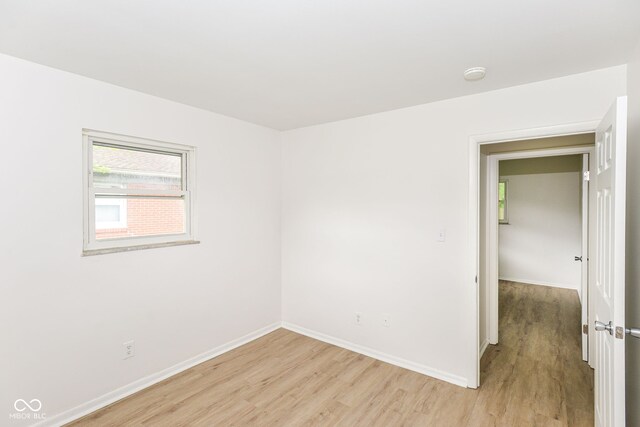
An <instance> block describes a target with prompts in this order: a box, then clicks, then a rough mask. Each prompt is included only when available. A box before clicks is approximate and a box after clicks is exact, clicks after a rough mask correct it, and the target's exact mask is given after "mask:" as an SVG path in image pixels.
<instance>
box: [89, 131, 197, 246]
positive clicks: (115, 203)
mask: <svg viewBox="0 0 640 427" xmlns="http://www.w3.org/2000/svg"><path fill="white" fill-rule="evenodd" d="M83 136H84V138H83V140H84V150H85V155H84V163H85V169H84V170H85V171H86V173H85V174H84V175H85V189H86V190H85V212H84V217H85V230H84V251H85V255H92V254H95V253H103V252H113V251H118V250H130V249H140V248H147V247H153V246H158V245H160V246H166V245H168V244H185V243H196V242H195V239H194V230H193V219H192V212H193V206H192V204H193V200H194V182H193V177H194V176H195V174H194V170H193V169H194V167H193V166H194V163H195V162H194V156H195V149H194V148H193V147H189V146H184V145H177V144H169V143H164V142H157V141H150V140H146V139H141V138H134V137H129V136H122V135H113V134H107V133H102V132H94V131H86V130H85V131H84V133H83Z"/></svg>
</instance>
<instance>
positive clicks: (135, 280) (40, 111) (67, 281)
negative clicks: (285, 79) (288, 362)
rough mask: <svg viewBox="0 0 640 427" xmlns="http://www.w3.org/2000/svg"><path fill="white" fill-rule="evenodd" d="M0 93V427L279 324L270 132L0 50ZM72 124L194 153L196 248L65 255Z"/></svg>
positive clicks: (73, 204)
mask: <svg viewBox="0 0 640 427" xmlns="http://www.w3.org/2000/svg"><path fill="white" fill-rule="evenodd" d="M0 94H1V95H0V117H2V120H0V141H1V143H2V157H1V159H2V160H1V165H2V167H0V182H2V183H3V186H4V189H5V196H4V198H3V201H2V208H1V209H0V224H1V227H2V238H1V239H0V264H1V266H2V267H1V269H2V272H1V279H0V281H1V284H0V301H2V303H3V304H2V309H1V310H0V325H2V342H1V344H0V360H1V361H2V366H1V367H0V378H1V379H0V402H1V407H2V408H4V409H3V411H2V415H1V416H2V417H3V418H2V421H0V424H3V425H4V424H5V423H6V422H7V419H6V418H4V417H6V416H7V413H8V412H9V411H10V410H12V409H11V408H12V406H13V402H14V401H15V400H16V399H18V398H23V399H33V398H38V399H40V400H41V401H42V404H43V409H42V411H44V412H45V413H46V414H47V416H48V417H49V418H52V417H53V416H54V415H56V414H57V413H60V412H62V411H65V410H68V409H70V408H72V407H74V406H76V405H79V404H81V403H85V402H87V401H89V400H90V399H93V398H97V397H99V396H101V395H103V394H105V393H107V392H111V391H113V390H115V389H117V388H118V387H121V386H124V385H127V384H129V383H131V382H133V381H135V380H138V379H140V378H142V377H144V376H147V375H150V374H153V373H156V372H158V371H160V370H163V369H165V368H168V367H170V366H172V365H174V364H176V363H178V362H182V361H184V360H186V359H188V358H190V357H192V356H196V355H198V354H200V353H203V352H205V351H207V350H210V349H213V348H215V347H217V346H219V345H221V344H224V343H228V342H229V341H232V340H234V339H237V338H239V337H241V336H243V335H245V334H247V333H250V332H252V331H255V330H257V329H259V328H262V327H265V326H267V325H271V324H273V323H274V322H278V321H279V320H280V167H281V164H280V154H281V152H280V141H279V139H278V138H279V135H278V133H277V132H275V131H272V130H269V129H266V128H263V127H259V126H255V125H252V124H248V123H244V122H241V121H238V120H235V119H230V118H226V117H223V116H220V115H216V114H212V113H210V112H206V111H203V110H199V109H196V108H192V107H187V106H184V105H180V104H177V103H174V102H169V101H165V100H162V99H159V98H155V97H152V96H147V95H143V94H140V93H137V92H134V91H131V90H126V89H122V88H119V87H116V86H112V85H109V84H105V83H101V82H98V81H95V80H90V79H87V78H83V77H80V76H77V75H73V74H69V73H65V72H61V71H57V70H54V69H51V68H46V67H43V66H40V65H36V64H33V63H29V62H25V61H22V60H18V59H15V58H11V57H8V56H3V55H0ZM83 127H85V128H92V129H98V130H104V131H110V132H116V133H122V134H127V135H134V136H140V137H146V138H153V139H158V140H164V141H170V142H177V143H185V144H191V145H195V146H197V148H198V153H197V156H198V157H197V162H198V165H199V168H198V205H197V212H198V218H199V235H198V237H199V239H200V240H201V241H202V243H201V244H200V245H192V246H181V247H172V248H164V249H154V250H146V251H137V252H132V253H119V254H112V255H102V256H93V257H85V258H83V257H81V256H80V254H81V251H82V191H83V190H82V184H81V182H82V180H81V173H82V171H81V165H82V134H81V130H82V128H83ZM130 339H133V340H135V341H136V355H135V357H133V358H131V359H128V360H122V359H121V349H122V343H123V342H124V341H127V340H130Z"/></svg>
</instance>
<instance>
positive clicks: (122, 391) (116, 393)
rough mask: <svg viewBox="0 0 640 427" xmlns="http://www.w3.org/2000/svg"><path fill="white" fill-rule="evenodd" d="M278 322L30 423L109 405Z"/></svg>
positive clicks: (58, 420)
mask: <svg viewBox="0 0 640 427" xmlns="http://www.w3.org/2000/svg"><path fill="white" fill-rule="evenodd" d="M280 326H281V324H280V322H276V323H273V324H271V325H269V326H265V327H263V328H260V329H258V330H256V331H253V332H251V333H249V334H247V335H244V336H242V337H240V338H238V339H235V340H233V341H230V342H228V343H226V344H222V345H220V346H218V347H215V348H213V349H211V350H209V351H207V352H205V353H202V354H199V355H197V356H194V357H192V358H190V359H187V360H185V361H183V362H180V363H177V364H175V365H173V366H171V367H169V368H167V369H164V370H162V371H160V372H156V373H155V374H151V375H149V376H146V377H144V378H141V379H139V380H137V381H134V382H132V383H130V384H127V385H125V386H123V387H120V388H118V389H116V390H113V391H111V392H109V393H107V394H104V395H102V396H100V397H97V398H95V399H93V400H90V401H89V402H86V403H83V404H81V405H79V406H76V407H75V408H72V409H69V410H67V411H64V412H61V413H59V414H57V415H54V416H52V417H48V418H47V419H46V420H43V421H42V422H40V423H37V424H34V425H36V426H41V427H44V426H61V425H64V424H67V423H70V422H71V421H74V420H77V419H79V418H81V417H84V416H85V415H88V414H90V413H92V412H95V411H97V410H98V409H100V408H104V407H105V406H107V405H110V404H112V403H113V402H116V401H118V400H120V399H123V398H125V397H127V396H130V395H132V394H133V393H136V392H138V391H140V390H143V389H145V388H147V387H150V386H152V385H154V384H157V383H159V382H160V381H162V380H164V379H167V378H169V377H171V376H173V375H176V374H179V373H180V372H183V371H185V370H187V369H189V368H192V367H194V366H196V365H199V364H200V363H203V362H206V361H207V360H211V359H213V358H214V357H217V356H220V355H221V354H223V353H226V352H228V351H231V350H233V349H235V348H238V347H240V346H242V345H245V344H247V343H249V342H251V341H254V340H256V339H258V338H260V337H262V336H264V335H267V334H268V333H271V332H273V331H275V330H277V329H279V328H280Z"/></svg>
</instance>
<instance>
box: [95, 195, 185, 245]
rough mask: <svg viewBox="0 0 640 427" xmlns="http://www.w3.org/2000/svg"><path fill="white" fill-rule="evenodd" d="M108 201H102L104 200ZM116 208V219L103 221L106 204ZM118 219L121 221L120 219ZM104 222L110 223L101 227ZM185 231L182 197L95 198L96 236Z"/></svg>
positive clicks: (118, 236)
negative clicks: (117, 216) (108, 225)
mask: <svg viewBox="0 0 640 427" xmlns="http://www.w3.org/2000/svg"><path fill="white" fill-rule="evenodd" d="M107 202H108V203H109V204H106V203H107ZM114 206H117V207H119V209H120V211H119V215H120V217H119V218H120V221H119V222H118V221H113V220H112V218H109V219H108V221H110V222H107V221H102V222H99V220H106V219H107V218H105V216H104V215H106V211H103V210H102V209H103V208H105V207H107V208H108V210H109V212H111V213H112V212H113V211H111V210H110V209H112V207H114ZM122 218H124V219H125V220H124V221H122ZM105 224H112V226H110V227H105ZM184 232H185V205H184V199H169V198H164V199H162V198H127V199H125V198H97V199H96V239H98V240H100V239H112V238H122V237H139V236H157V235H163V234H181V233H184Z"/></svg>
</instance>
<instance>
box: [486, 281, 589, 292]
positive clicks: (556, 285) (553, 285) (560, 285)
mask: <svg viewBox="0 0 640 427" xmlns="http://www.w3.org/2000/svg"><path fill="white" fill-rule="evenodd" d="M498 280H504V281H506V282H516V283H522V284H525V285H535V286H549V287H550V288H562V289H572V290H574V291H576V292H578V288H579V285H568V284H566V283H553V282H543V281H540V280H531V279H513V278H506V277H500V278H498ZM579 294H580V292H578V295H579Z"/></svg>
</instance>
